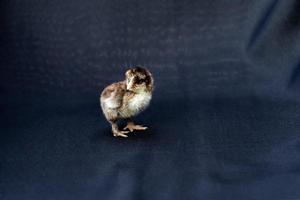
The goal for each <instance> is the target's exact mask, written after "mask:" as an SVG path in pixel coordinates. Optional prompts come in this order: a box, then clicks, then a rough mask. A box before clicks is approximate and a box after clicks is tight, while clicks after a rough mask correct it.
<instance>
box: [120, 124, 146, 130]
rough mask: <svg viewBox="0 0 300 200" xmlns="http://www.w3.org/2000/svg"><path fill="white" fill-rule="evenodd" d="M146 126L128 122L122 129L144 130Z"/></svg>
mask: <svg viewBox="0 0 300 200" xmlns="http://www.w3.org/2000/svg"><path fill="white" fill-rule="evenodd" d="M147 128H148V127H145V126H142V125H136V124H134V123H133V122H128V123H127V126H125V127H124V129H123V130H126V129H128V130H129V131H130V132H132V131H134V130H146V129H147Z"/></svg>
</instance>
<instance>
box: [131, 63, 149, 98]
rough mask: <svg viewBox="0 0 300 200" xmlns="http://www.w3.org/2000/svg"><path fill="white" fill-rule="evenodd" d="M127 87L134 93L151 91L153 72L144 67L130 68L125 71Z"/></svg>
mask: <svg viewBox="0 0 300 200" xmlns="http://www.w3.org/2000/svg"><path fill="white" fill-rule="evenodd" d="M125 76H126V89H127V90H128V91H131V92H134V93H141V92H151V91H152V88H153V78H152V75H151V73H150V72H149V71H148V70H147V69H144V68H142V67H134V68H130V69H128V70H127V71H126V73H125Z"/></svg>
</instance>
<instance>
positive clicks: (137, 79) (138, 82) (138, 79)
mask: <svg viewBox="0 0 300 200" xmlns="http://www.w3.org/2000/svg"><path fill="white" fill-rule="evenodd" d="M143 81H144V80H143V79H140V78H139V77H135V80H134V82H135V83H136V84H142V83H143Z"/></svg>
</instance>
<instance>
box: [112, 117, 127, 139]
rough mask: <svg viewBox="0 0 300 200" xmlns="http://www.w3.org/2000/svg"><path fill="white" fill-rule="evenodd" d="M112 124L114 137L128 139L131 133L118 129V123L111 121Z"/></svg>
mask: <svg viewBox="0 0 300 200" xmlns="http://www.w3.org/2000/svg"><path fill="white" fill-rule="evenodd" d="M110 123H111V129H112V133H113V135H114V137H118V136H120V137H128V136H127V135H125V134H127V133H129V131H120V130H119V128H118V124H117V122H116V121H110Z"/></svg>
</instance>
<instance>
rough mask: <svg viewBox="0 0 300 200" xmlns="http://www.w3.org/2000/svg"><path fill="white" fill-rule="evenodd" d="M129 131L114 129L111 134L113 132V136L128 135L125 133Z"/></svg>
mask: <svg viewBox="0 0 300 200" xmlns="http://www.w3.org/2000/svg"><path fill="white" fill-rule="evenodd" d="M127 133H129V131H116V130H113V134H114V137H118V136H119V137H128V135H125V134H127Z"/></svg>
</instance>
